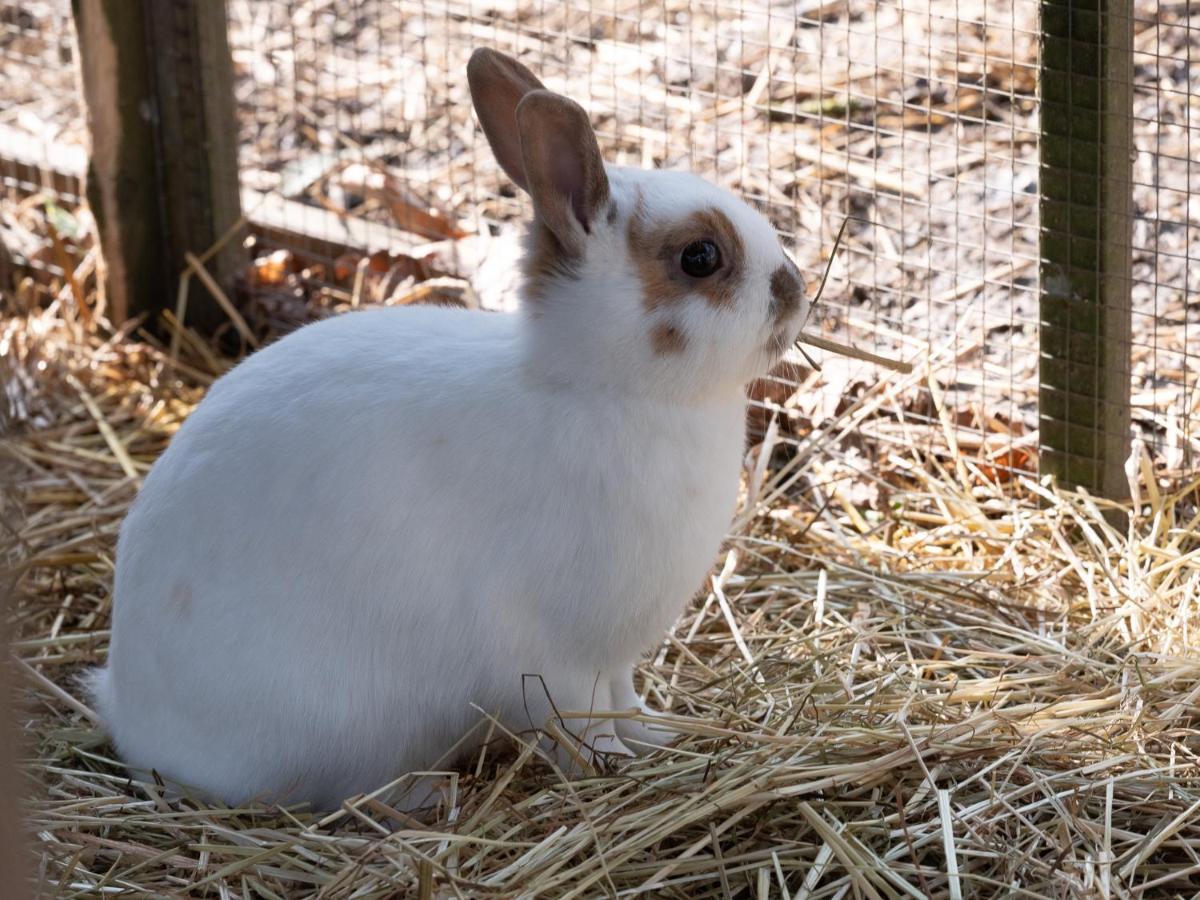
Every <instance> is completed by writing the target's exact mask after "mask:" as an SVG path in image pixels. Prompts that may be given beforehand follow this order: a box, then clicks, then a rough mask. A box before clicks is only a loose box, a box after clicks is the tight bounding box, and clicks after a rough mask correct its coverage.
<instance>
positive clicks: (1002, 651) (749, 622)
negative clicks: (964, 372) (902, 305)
mask: <svg viewBox="0 0 1200 900" xmlns="http://www.w3.org/2000/svg"><path fill="white" fill-rule="evenodd" d="M97 319H98V322H97V323H96V325H95V326H94V327H90V328H89V327H85V326H84V324H83V322H82V320H81V319H80V318H79V317H78V316H77V315H76V314H75V313H74V312H72V311H71V310H70V309H69V308H68V307H66V306H65V304H64V302H62V301H59V302H55V303H54V304H53V305H52V306H51V307H50V308H49V309H48V310H45V311H35V312H31V313H29V314H27V315H24V316H10V317H8V318H6V319H4V320H3V321H2V323H0V324H2V327H3V331H2V333H0V352H2V354H3V355H2V360H3V363H4V365H5V371H4V376H5V382H6V387H7V389H8V395H9V400H10V403H11V405H12V409H13V411H14V412H15V414H16V419H17V420H18V425H19V427H18V428H17V429H15V430H14V431H13V433H12V434H11V435H10V436H9V437H8V439H7V440H6V441H5V444H4V450H5V459H6V463H5V465H6V468H7V472H8V474H9V475H11V476H13V481H12V482H11V483H12V487H13V489H12V490H11V491H10V492H8V494H7V496H6V499H5V505H4V509H3V521H4V523H5V527H6V528H8V529H9V530H10V531H11V533H12V536H13V537H14V538H15V540H14V541H13V542H12V550H11V555H12V559H11V561H12V562H14V563H16V564H17V565H18V566H19V569H20V573H21V582H20V584H21V597H20V600H19V603H18V605H17V607H16V612H15V616H14V622H13V625H14V631H15V634H16V637H17V640H16V644H15V652H16V655H17V657H18V658H19V660H20V664H19V669H20V671H22V672H24V673H25V676H26V678H25V681H26V686H27V689H28V690H27V697H28V700H29V705H28V711H27V713H26V716H25V722H26V730H27V733H28V739H29V753H30V756H31V759H30V761H29V763H28V765H27V766H26V769H25V770H26V772H27V774H28V786H29V789H30V792H31V794H32V795H33V797H34V800H33V801H32V803H31V804H30V807H29V813H30V821H31V824H32V833H33V835H34V837H35V843H36V848H37V851H38V853H39V869H38V874H39V876H40V878H41V880H42V883H43V885H44V892H45V893H46V894H47V895H48V896H99V895H109V894H112V895H118V894H122V893H128V894H130V895H138V896H161V895H179V894H183V895H188V896H212V897H235V896H236V897H252V896H260V897H309V896H314V897H315V896H321V897H346V898H349V897H382V896H393V895H396V894H399V895H406V894H411V895H412V896H417V897H467V896H503V897H509V896H529V897H533V896H537V897H595V896H633V895H639V894H640V895H644V896H656V897H678V898H685V897H687V898H704V897H731V896H732V897H747V898H766V897H790V898H793V900H798V898H809V897H844V896H845V897H850V896H854V897H903V896H912V897H917V896H939V897H941V896H951V897H955V896H964V897H966V896H981V895H993V894H999V893H1003V894H1005V895H1010V896H1021V897H1063V896H1111V897H1146V896H1176V895H1186V894H1191V893H1193V892H1194V891H1196V890H1197V889H1198V888H1200V770H1198V768H1197V760H1196V752H1197V749H1198V747H1200V741H1198V739H1197V730H1196V729H1197V722H1198V717H1200V653H1198V652H1197V648H1198V639H1197V630H1196V629H1197V627H1200V621H1198V620H1197V607H1198V606H1200V540H1198V539H1197V533H1196V528H1197V523H1198V513H1197V505H1196V504H1197V496H1198V491H1197V482H1196V481H1195V480H1192V481H1188V480H1187V479H1185V478H1183V477H1182V476H1181V475H1176V476H1174V477H1171V478H1167V477H1165V475H1164V473H1163V472H1161V471H1155V470H1154V468H1153V465H1152V462H1151V460H1150V458H1149V456H1148V455H1147V454H1146V451H1145V450H1144V448H1139V449H1138V455H1136V456H1135V457H1134V458H1133V459H1132V463H1131V467H1130V472H1131V477H1132V478H1133V479H1134V481H1135V485H1136V491H1137V496H1138V509H1137V512H1136V514H1135V515H1134V516H1133V517H1132V518H1131V519H1130V520H1129V524H1128V527H1127V528H1125V527H1122V528H1117V527H1115V526H1114V525H1112V524H1111V523H1110V521H1109V519H1107V518H1106V516H1105V512H1106V509H1105V507H1104V505H1103V504H1102V503H1101V502H1099V501H1097V500H1094V499H1092V498H1089V497H1087V496H1084V495H1079V494H1067V493H1062V492H1059V491H1057V490H1055V489H1054V488H1053V487H1052V486H1049V485H1047V484H1043V483H1040V482H1038V481H1037V480H1036V479H1035V478H1034V477H1033V476H1031V475H1029V474H1027V473H1025V474H1022V473H1019V472H1018V473H1016V474H1013V475H1009V476H1005V477H1004V478H1003V479H1002V478H1001V475H1000V474H998V467H997V466H995V465H993V462H994V461H989V459H988V457H987V456H986V454H987V452H988V449H987V447H986V446H985V445H981V444H979V443H978V442H976V443H975V444H971V443H970V442H969V441H968V440H967V439H966V437H965V433H960V432H959V431H958V430H957V426H956V425H955V420H954V419H953V417H951V416H949V415H948V414H945V412H946V411H945V410H939V413H942V414H941V415H939V417H938V420H939V421H940V422H941V423H942V425H941V428H940V430H939V429H935V430H933V431H923V432H921V433H920V434H919V435H918V434H917V433H916V432H915V431H913V430H912V429H915V428H917V427H918V426H917V425H915V424H913V423H912V422H911V421H910V417H909V416H908V415H907V414H906V410H907V409H908V404H909V403H910V402H911V400H912V397H913V396H915V395H918V394H922V395H927V396H932V397H933V398H934V402H936V398H937V397H939V396H940V394H939V392H938V391H937V390H935V389H934V388H933V387H932V386H933V385H934V384H936V376H937V372H938V371H939V367H940V366H941V365H944V364H949V363H950V362H952V361H942V360H941V359H940V358H939V357H938V355H937V354H933V355H932V356H930V355H928V354H927V355H926V358H928V359H929V362H928V366H927V368H926V370H925V371H922V372H916V373H911V374H909V375H898V376H895V377H894V378H892V379H883V380H879V381H877V382H876V383H874V384H873V385H871V386H869V387H866V388H864V389H862V390H861V391H860V392H859V393H858V394H857V395H856V396H854V397H852V398H849V401H848V402H847V404H846V405H845V407H844V408H843V409H842V410H841V411H840V412H839V413H838V414H837V415H835V416H833V417H831V418H829V419H827V420H825V421H823V422H820V423H818V424H815V425H812V426H811V427H808V426H805V427H804V428H800V427H797V428H795V429H793V430H791V431H787V430H785V429H781V428H780V427H778V426H779V425H780V422H781V421H782V418H783V417H786V416H788V415H789V414H790V413H789V411H788V407H787V406H786V404H785V405H784V406H783V407H782V408H781V409H780V410H779V411H778V412H777V416H778V417H780V418H777V420H776V421H775V422H774V424H773V425H772V427H770V428H768V431H767V439H766V441H767V443H766V445H765V446H762V447H759V448H757V450H756V451H753V452H752V453H751V454H750V457H749V465H748V472H749V473H750V474H749V475H748V477H747V481H746V484H747V489H746V491H745V492H744V495H743V497H742V500H741V505H740V509H739V511H738V514H737V517H736V520H735V524H734V532H733V536H732V537H731V539H730V542H729V546H728V548H727V550H726V552H725V553H724V554H723V557H722V564H721V566H720V567H719V569H720V570H719V572H718V573H717V574H716V575H715V576H714V578H713V580H712V582H711V583H710V585H709V586H708V588H707V589H706V590H705V591H703V592H702V593H701V594H700V595H699V596H697V597H696V598H695V600H694V602H693V603H692V604H691V605H690V607H689V608H688V610H687V611H686V613H685V615H684V616H683V618H682V619H681V620H680V622H679V623H678V625H677V626H676V628H675V630H674V631H673V633H672V634H671V635H670V636H669V637H668V638H667V640H666V641H665V642H664V644H663V645H662V647H661V648H660V650H659V651H658V653H657V654H656V655H655V656H654V658H653V659H652V660H650V661H648V662H647V663H646V664H645V665H644V666H643V667H642V669H641V674H642V681H643V684H644V690H645V691H646V693H647V695H648V697H649V701H650V703H651V704H652V705H653V706H656V707H659V708H669V709H670V710H671V713H672V717H673V724H674V725H675V727H677V728H678V730H679V731H680V733H681V735H682V736H681V738H680V739H679V741H678V742H677V743H676V744H675V745H674V746H673V747H672V748H670V749H667V750H664V751H662V752H658V753H655V754H653V755H650V756H647V757H644V758H641V759H637V760H634V761H624V760H613V761H611V764H610V765H609V766H608V768H607V769H606V770H605V771H601V772H595V773H593V774H590V775H588V776H587V777H578V778H575V779H567V778H565V777H564V776H563V775H562V773H560V772H558V771H556V770H555V769H554V768H553V767H552V766H551V765H550V764H549V763H548V762H547V761H546V760H544V759H543V758H542V756H541V755H540V753H539V752H537V751H536V750H535V749H534V747H533V745H532V744H531V743H530V741H529V738H530V736H529V735H524V734H516V735H514V734H509V733H508V732H507V731H506V730H505V729H504V728H503V727H502V726H501V725H500V724H499V723H496V722H492V721H490V720H489V719H487V717H486V716H485V715H483V714H481V725H480V727H481V728H483V729H486V730H487V733H488V734H489V740H488V741H487V743H486V744H485V748H484V749H483V750H482V751H480V752H479V753H477V754H476V755H475V756H474V757H472V759H471V760H469V761H468V762H467V763H466V764H465V765H464V766H462V767H461V768H459V769H458V770H457V771H456V772H455V773H454V774H453V775H452V776H450V777H448V779H447V786H446V792H445V804H444V805H443V807H442V808H440V809H439V810H437V811H436V813H435V814H434V816H433V819H432V820H431V821H430V822H427V823H424V824H422V823H420V822H414V821H411V820H407V819H405V818H403V817H400V816H399V815H398V814H396V813H395V812H394V811H393V810H391V809H390V808H389V807H388V806H387V805H386V804H385V803H383V802H382V800H381V799H380V798H381V797H382V793H377V794H376V795H372V796H368V797H360V798H354V799H351V800H349V801H348V802H347V803H346V804H345V806H344V808H343V809H342V810H340V811H338V812H336V813H334V814H321V815H313V814H311V813H309V812H307V811H304V810H300V809H278V808H258V807H255V808H246V809H226V808H222V807H217V806H213V805H211V804H205V803H202V802H196V801H191V800H184V801H178V802H175V801H169V800H167V799H164V797H163V796H162V794H161V792H160V791H159V790H158V789H157V788H156V787H155V786H154V785H146V784H138V783H133V782H131V781H129V780H128V778H127V777H126V775H125V774H124V772H123V771H122V770H121V767H120V765H119V764H118V762H117V761H116V760H115V759H114V757H113V750H112V748H111V747H110V746H109V745H108V743H107V742H106V740H105V737H104V735H103V734H102V733H101V731H100V730H99V729H98V728H97V726H96V724H95V721H94V718H93V716H92V714H91V712H90V711H89V710H88V709H87V707H86V706H85V705H84V703H83V700H82V697H81V694H80V692H79V690H78V687H77V683H76V681H75V680H74V676H75V675H76V674H77V673H78V672H79V671H80V669H81V667H83V666H86V665H90V664H93V663H96V662H98V661H101V660H103V658H104V655H105V651H106V647H107V644H108V637H109V632H108V627H109V621H110V611H111V605H110V603H111V600H110V594H109V592H110V587H111V579H112V568H113V549H114V542H115V536H116V532H117V528H118V526H119V524H120V521H121V517H122V515H123V514H124V512H125V510H126V509H127V507H128V505H129V503H130V501H131V500H132V499H133V496H134V493H135V490H136V488H137V485H138V483H139V481H140V479H141V478H142V477H143V476H144V475H145V473H146V471H147V470H148V469H149V467H150V465H151V463H152V462H153V460H154V458H155V456H156V455H157V454H158V453H159V452H161V450H162V448H163V447H164V445H165V443H166V441H167V440H168V439H169V437H170V435H171V434H172V433H173V431H174V430H175V429H176V428H177V427H178V425H179V423H180V422H181V421H182V420H183V418H184V417H185V416H186V415H187V413H188V412H189V411H190V410H191V409H192V408H193V406H194V405H195V403H197V402H198V401H199V399H200V397H201V396H202V394H203V391H204V388H205V387H206V386H207V385H208V384H209V383H210V382H211V381H212V380H213V379H214V378H215V377H217V376H218V375H220V374H221V372H222V371H224V370H225V369H226V368H227V367H228V365H229V363H230V361H229V360H225V359H223V358H220V357H218V356H217V355H216V354H215V353H213V351H212V350H211V349H209V348H208V346H207V345H206V344H205V343H204V342H203V341H202V340H201V339H199V338H198V337H197V336H195V335H194V334H191V333H190V332H187V331H185V330H183V329H181V328H179V327H178V324H177V323H174V320H173V319H172V320H168V321H169V322H170V323H172V324H171V325H170V327H171V329H172V330H173V331H174V333H175V335H176V341H175V342H174V344H175V353H174V354H172V353H171V352H169V351H168V350H167V348H165V347H163V346H160V345H158V344H157V343H156V342H155V341H154V340H153V339H151V338H150V337H148V336H146V335H141V334H134V333H113V332H112V331H111V329H110V328H109V326H107V324H106V323H104V321H103V319H102V318H101V317H97ZM793 424H794V423H793ZM922 427H924V426H922ZM784 433H788V434H791V435H793V436H792V437H789V438H788V439H787V440H786V441H785V440H783V439H782V438H780V435H781V434H784ZM603 712H604V711H573V713H574V714H579V715H585V716H586V715H591V716H592V717H593V718H594V717H595V716H598V715H603ZM379 714H380V715H387V714H388V711H387V710H383V709H381V710H379ZM564 717H565V718H566V717H570V720H569V721H564V722H563V723H562V731H563V732H564V733H565V732H567V731H570V732H574V733H579V731H580V730H582V729H581V728H580V727H579V726H580V723H579V722H578V720H576V719H575V718H574V715H573V714H572V711H564ZM551 725H552V726H554V723H551Z"/></svg>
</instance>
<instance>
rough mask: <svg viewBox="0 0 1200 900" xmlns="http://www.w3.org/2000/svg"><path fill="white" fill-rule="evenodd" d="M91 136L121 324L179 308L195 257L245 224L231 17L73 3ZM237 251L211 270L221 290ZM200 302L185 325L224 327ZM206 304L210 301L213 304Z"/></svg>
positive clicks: (194, 0)
mask: <svg viewBox="0 0 1200 900" xmlns="http://www.w3.org/2000/svg"><path fill="white" fill-rule="evenodd" d="M72 9H73V12H74V15H75V21H76V31H77V33H78V37H79V50H80V65H81V70H82V75H83V90H84V99H85V100H86V102H87V108H88V126H89V131H90V134H91V139H92V146H91V158H90V165H89V169H88V177H87V192H88V203H89V205H90V206H91V208H92V211H93V213H94V214H95V216H96V219H97V222H98V224H99V226H100V235H101V247H102V249H103V252H104V257H105V262H106V263H107V272H108V297H109V301H110V303H111V304H112V311H113V315H114V316H115V317H116V318H117V319H122V318H124V317H127V316H131V315H136V314H138V313H141V312H147V311H150V312H153V311H155V310H158V309H162V308H165V307H167V306H169V305H170V304H171V303H172V302H173V297H174V288H173V282H174V281H176V280H177V279H178V277H179V273H180V272H182V271H183V269H184V266H185V261H184V254H185V253H186V252H187V251H192V252H197V253H200V252H203V251H204V250H205V249H207V248H208V247H210V246H212V244H213V243H214V242H215V241H216V239H217V238H218V237H220V236H221V235H222V234H224V233H225V232H226V231H227V230H228V229H229V228H230V227H232V226H233V225H234V224H235V223H236V222H237V221H238V219H239V218H240V216H241V210H240V193H239V188H238V172H237V128H236V121H235V111H234V101H233V90H232V83H233V70H232V62H231V60H230V57H229V46H228V42H227V40H226V33H225V28H226V19H225V6H224V3H222V2H206V0H172V2H170V3H159V2H155V0H74V2H73V4H72ZM238 265H239V258H238V251H237V244H236V242H233V243H231V244H230V245H228V247H227V249H226V250H225V251H223V252H222V253H221V254H218V256H217V258H216V259H214V260H212V261H210V263H209V266H210V270H211V271H212V272H213V274H214V276H215V277H216V278H217V280H218V283H220V284H221V285H222V287H224V288H226V289H228V288H230V287H232V283H233V278H234V275H235V274H236V272H237V269H238ZM206 293H207V292H198V296H196V297H193V300H192V302H191V303H190V304H189V307H188V310H189V324H194V325H197V326H198V327H200V328H202V329H206V328H212V327H215V326H216V325H217V324H218V323H219V322H221V321H223V313H222V312H221V309H220V307H219V305H218V304H217V303H215V302H214V301H213V300H212V298H205V297H204V296H202V294H206ZM206 299H207V301H208V302H205V300H206Z"/></svg>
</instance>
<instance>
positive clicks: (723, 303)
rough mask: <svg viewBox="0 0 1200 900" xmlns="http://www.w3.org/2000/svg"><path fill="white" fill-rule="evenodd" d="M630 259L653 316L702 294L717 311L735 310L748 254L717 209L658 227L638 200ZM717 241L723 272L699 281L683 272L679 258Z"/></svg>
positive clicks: (631, 227)
mask: <svg viewBox="0 0 1200 900" xmlns="http://www.w3.org/2000/svg"><path fill="white" fill-rule="evenodd" d="M626 238H627V243H628V246H629V256H630V258H631V259H632V260H633V263H634V265H635V266H637V270H638V275H639V276H640V278H641V280H642V293H643V298H642V299H643V302H644V303H645V305H646V308H647V309H649V310H655V309H659V308H660V307H664V306H671V305H673V304H676V303H679V302H680V301H682V300H683V299H684V298H686V297H688V296H690V295H692V294H699V295H700V296H702V297H704V298H705V300H707V301H708V302H709V304H710V305H712V306H714V307H718V308H721V307H730V306H732V305H733V303H734V300H735V299H736V298H737V291H738V287H739V286H740V284H741V275H742V272H743V271H744V270H745V267H746V248H745V245H744V244H743V243H742V238H741V236H740V235H739V234H738V233H737V229H736V228H734V226H733V223H732V222H731V221H729V217H728V216H727V215H725V213H723V212H722V211H721V210H719V209H717V208H716V207H713V206H710V207H706V208H705V209H701V210H697V211H696V212H694V213H692V214H691V215H689V216H688V217H687V218H686V219H684V220H683V221H681V222H675V223H671V224H668V225H657V224H655V223H652V222H651V221H650V220H649V217H648V215H647V213H646V210H645V203H644V201H643V199H642V197H641V195H639V196H638V199H637V202H636V203H635V204H634V209H633V213H632V215H630V217H629V225H628V227H627V229H626ZM699 240H708V241H713V242H714V243H715V244H716V245H717V248H718V249H719V250H720V253H721V263H722V264H721V268H719V269H718V270H717V271H716V272H714V273H713V274H712V275H710V276H708V277H707V278H694V277H692V276H691V275H688V274H687V273H686V272H684V271H683V269H681V268H680V266H679V255H680V254H681V253H682V252H683V248H684V247H686V246H687V245H688V244H690V243H692V242H693V241H699Z"/></svg>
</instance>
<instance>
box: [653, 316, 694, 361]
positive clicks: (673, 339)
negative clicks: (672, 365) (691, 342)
mask: <svg viewBox="0 0 1200 900" xmlns="http://www.w3.org/2000/svg"><path fill="white" fill-rule="evenodd" d="M650 344H651V346H652V347H654V352H655V353H656V354H658V355H659V356H670V355H672V354H675V353H682V352H683V351H684V350H686V349H687V338H685V337H684V336H683V332H682V331H680V330H679V329H678V328H676V327H675V326H674V325H667V324H666V323H660V324H658V325H655V326H654V330H653V331H651V332H650Z"/></svg>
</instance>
